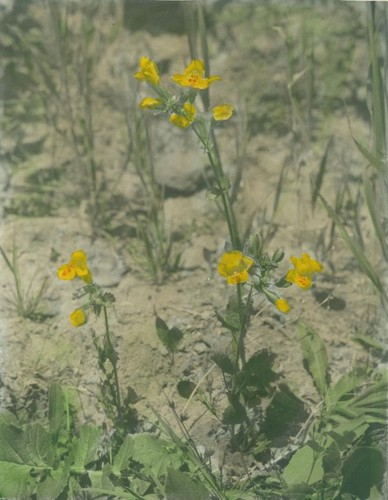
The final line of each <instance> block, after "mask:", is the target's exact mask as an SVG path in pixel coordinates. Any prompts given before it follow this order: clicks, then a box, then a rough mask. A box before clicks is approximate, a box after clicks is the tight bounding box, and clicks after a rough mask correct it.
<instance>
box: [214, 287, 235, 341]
mask: <svg viewBox="0 0 388 500" xmlns="http://www.w3.org/2000/svg"><path fill="white" fill-rule="evenodd" d="M216 316H217V319H218V321H219V322H220V323H221V324H222V326H224V327H225V328H227V329H228V330H230V331H231V332H232V333H237V332H239V331H240V307H239V304H238V300H237V298H236V297H235V296H234V295H233V296H232V297H230V299H229V301H228V305H227V306H226V310H225V313H224V314H223V315H221V314H219V313H218V312H217V311H216Z"/></svg>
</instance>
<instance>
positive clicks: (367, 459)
mask: <svg viewBox="0 0 388 500" xmlns="http://www.w3.org/2000/svg"><path fill="white" fill-rule="evenodd" d="M384 471H385V465H384V457H383V455H382V453H381V451H380V450H379V449H377V448H374V447H369V446H362V447H359V448H356V449H355V450H354V451H353V453H352V454H351V455H350V456H349V457H348V458H347V459H346V461H345V463H344V465H343V468H342V474H343V482H342V490H343V491H345V492H347V493H350V494H352V495H355V496H356V497H357V498H361V499H367V498H369V495H370V490H371V488H372V486H377V487H379V486H380V485H381V483H382V481H383V476H384Z"/></svg>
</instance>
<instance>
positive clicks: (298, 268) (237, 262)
mask: <svg viewBox="0 0 388 500" xmlns="http://www.w3.org/2000/svg"><path fill="white" fill-rule="evenodd" d="M134 76H135V78H136V79H138V80H140V81H141V82H145V83H146V84H147V85H148V86H149V87H150V89H151V90H152V92H153V94H155V95H153V96H147V97H144V98H143V99H142V100H141V102H140V107H141V108H142V109H148V110H151V111H152V112H154V113H164V114H166V115H167V117H168V120H169V122H170V123H171V125H172V126H175V127H178V128H181V129H191V130H192V131H193V132H194V133H195V135H196V136H197V138H198V142H199V145H200V147H201V149H202V150H203V151H204V152H205V154H206V155H207V157H208V160H209V163H210V165H211V168H212V171H213V174H214V178H215V185H214V186H212V188H211V189H210V190H209V192H208V198H209V199H220V200H221V202H222V208H223V214H224V217H225V220H226V223H227V226H228V230H229V242H228V243H227V245H226V247H227V251H225V252H224V253H223V255H222V256H221V257H220V259H219V262H218V267H217V269H218V273H219V274H220V275H221V276H222V277H223V278H225V280H226V283H227V284H228V285H231V286H234V287H235V290H236V292H235V295H234V297H233V298H231V299H230V300H229V303H228V305H227V308H226V311H225V313H223V314H222V313H220V312H217V317H218V319H219V321H220V322H221V324H222V325H223V326H224V327H226V328H227V329H228V330H229V331H230V333H231V336H232V358H229V357H228V356H227V355H220V354H216V355H215V356H214V357H213V360H214V362H215V363H216V364H217V365H218V366H219V368H220V369H221V371H222V372H223V376H224V381H225V390H226V394H227V397H228V402H229V406H228V408H227V409H226V411H225V412H224V415H223V422H224V423H225V424H227V425H229V430H230V433H231V438H232V446H237V447H238V446H239V445H240V444H241V442H240V443H238V440H237V439H236V435H235V428H236V425H238V426H239V433H240V437H241V435H242V436H243V441H244V440H245V441H246V439H245V438H246V436H244V434H245V433H246V432H247V429H248V428H250V427H251V422H250V419H249V417H248V413H247V406H249V405H250V404H251V403H252V401H253V399H252V398H256V399H257V398H259V399H260V395H262V394H263V391H264V393H267V389H265V390H264V389H263V388H262V387H261V388H256V391H253V392H254V394H253V393H252V391H249V390H247V385H248V384H249V380H248V379H250V378H252V373H253V374H254V378H256V379H257V378H258V377H259V374H260V373H261V372H262V370H263V368H262V367H263V366H267V367H268V370H269V371H270V357H268V356H267V355H266V354H265V353H261V354H259V355H253V357H252V358H250V359H249V360H246V356H245V336H246V333H247V329H248V326H249V320H250V315H251V312H252V303H253V297H254V295H260V296H262V297H263V298H264V299H265V300H267V301H268V302H270V303H271V304H272V305H273V306H274V307H275V308H276V310H277V311H278V312H280V313H282V314H287V313H289V312H290V310H291V306H290V304H289V303H288V301H287V299H286V298H284V297H283V296H282V289H284V288H287V287H289V286H291V285H292V284H295V285H297V286H298V287H299V288H301V289H308V288H310V287H311V286H312V278H313V275H314V274H315V273H318V272H321V271H322V269H323V267H322V264H321V263H320V262H318V261H316V260H314V259H312V258H311V257H310V256H309V255H308V254H307V253H304V254H302V256H301V257H296V256H294V257H292V258H291V262H292V264H293V266H294V268H292V269H290V270H289V271H288V272H287V273H286V274H285V275H283V276H282V275H278V276H276V272H277V270H278V267H279V263H280V262H281V261H282V260H283V258H284V255H285V253H284V251H283V250H281V249H278V250H276V252H275V253H274V254H273V256H272V257H270V256H269V255H268V254H267V253H266V252H265V251H264V249H263V245H262V241H261V240H260V238H259V236H258V235H254V236H253V237H251V238H250V240H249V241H247V242H245V243H244V242H243V241H242V240H241V238H240V234H239V227H238V224H237V219H236V216H235V214H234V209H233V204H232V202H231V195H230V190H231V183H230V180H229V178H228V176H227V175H226V174H225V173H224V170H223V167H222V163H221V161H220V156H219V153H218V148H217V146H216V142H215V135H214V130H215V128H216V126H217V124H218V122H222V121H225V120H229V119H231V118H232V116H233V113H234V108H233V106H232V105H231V104H229V103H220V104H217V105H216V106H214V107H212V108H211V111H210V112H208V111H206V110H204V111H200V108H199V105H197V104H196V101H197V97H198V95H199V94H200V92H201V91H204V90H207V89H208V88H209V86H210V85H213V84H215V83H216V82H218V81H219V80H221V77H219V76H215V75H213V76H207V74H206V68H205V65H204V63H203V61H201V60H199V59H194V60H192V61H191V62H190V63H189V64H188V65H187V67H186V68H185V69H184V70H183V72H182V73H179V74H174V75H172V77H171V80H172V82H174V83H175V84H176V85H177V86H178V89H175V88H174V89H172V88H171V86H168V87H167V86H165V85H162V83H161V80H160V75H159V70H158V67H157V64H156V63H155V62H154V61H152V60H150V59H149V58H148V57H141V59H140V61H139V71H138V72H137V73H135V75H134ZM157 326H158V325H157ZM157 330H158V328H157ZM260 364H261V365H262V366H260ZM271 377H272V376H270V377H269V379H271ZM274 377H275V375H274ZM275 378H276V377H275ZM271 380H272V379H271Z"/></svg>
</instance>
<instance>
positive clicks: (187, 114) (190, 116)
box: [170, 102, 197, 128]
mask: <svg viewBox="0 0 388 500" xmlns="http://www.w3.org/2000/svg"><path fill="white" fill-rule="evenodd" d="M196 114H197V110H196V109H195V106H194V104H191V103H189V102H185V103H184V105H183V108H182V111H181V114H178V113H172V114H171V115H170V123H171V124H172V125H175V126H176V127H180V128H187V127H190V125H191V124H192V123H193V121H194V118H195V115H196Z"/></svg>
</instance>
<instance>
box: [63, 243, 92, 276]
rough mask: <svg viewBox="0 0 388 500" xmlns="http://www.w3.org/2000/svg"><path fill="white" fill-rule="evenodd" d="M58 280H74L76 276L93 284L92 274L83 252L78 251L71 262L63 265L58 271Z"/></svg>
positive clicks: (73, 254)
mask: <svg viewBox="0 0 388 500" xmlns="http://www.w3.org/2000/svg"><path fill="white" fill-rule="evenodd" d="M57 275H58V278H59V279H61V280H72V279H74V278H75V277H76V276H78V278H81V279H82V280H83V281H85V283H91V282H92V274H91V272H90V270H89V268H88V265H87V256H86V253H85V252H84V251H83V250H76V251H75V252H73V253H72V254H71V258H70V262H67V263H66V264H63V265H62V266H60V267H59V268H58V270H57Z"/></svg>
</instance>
